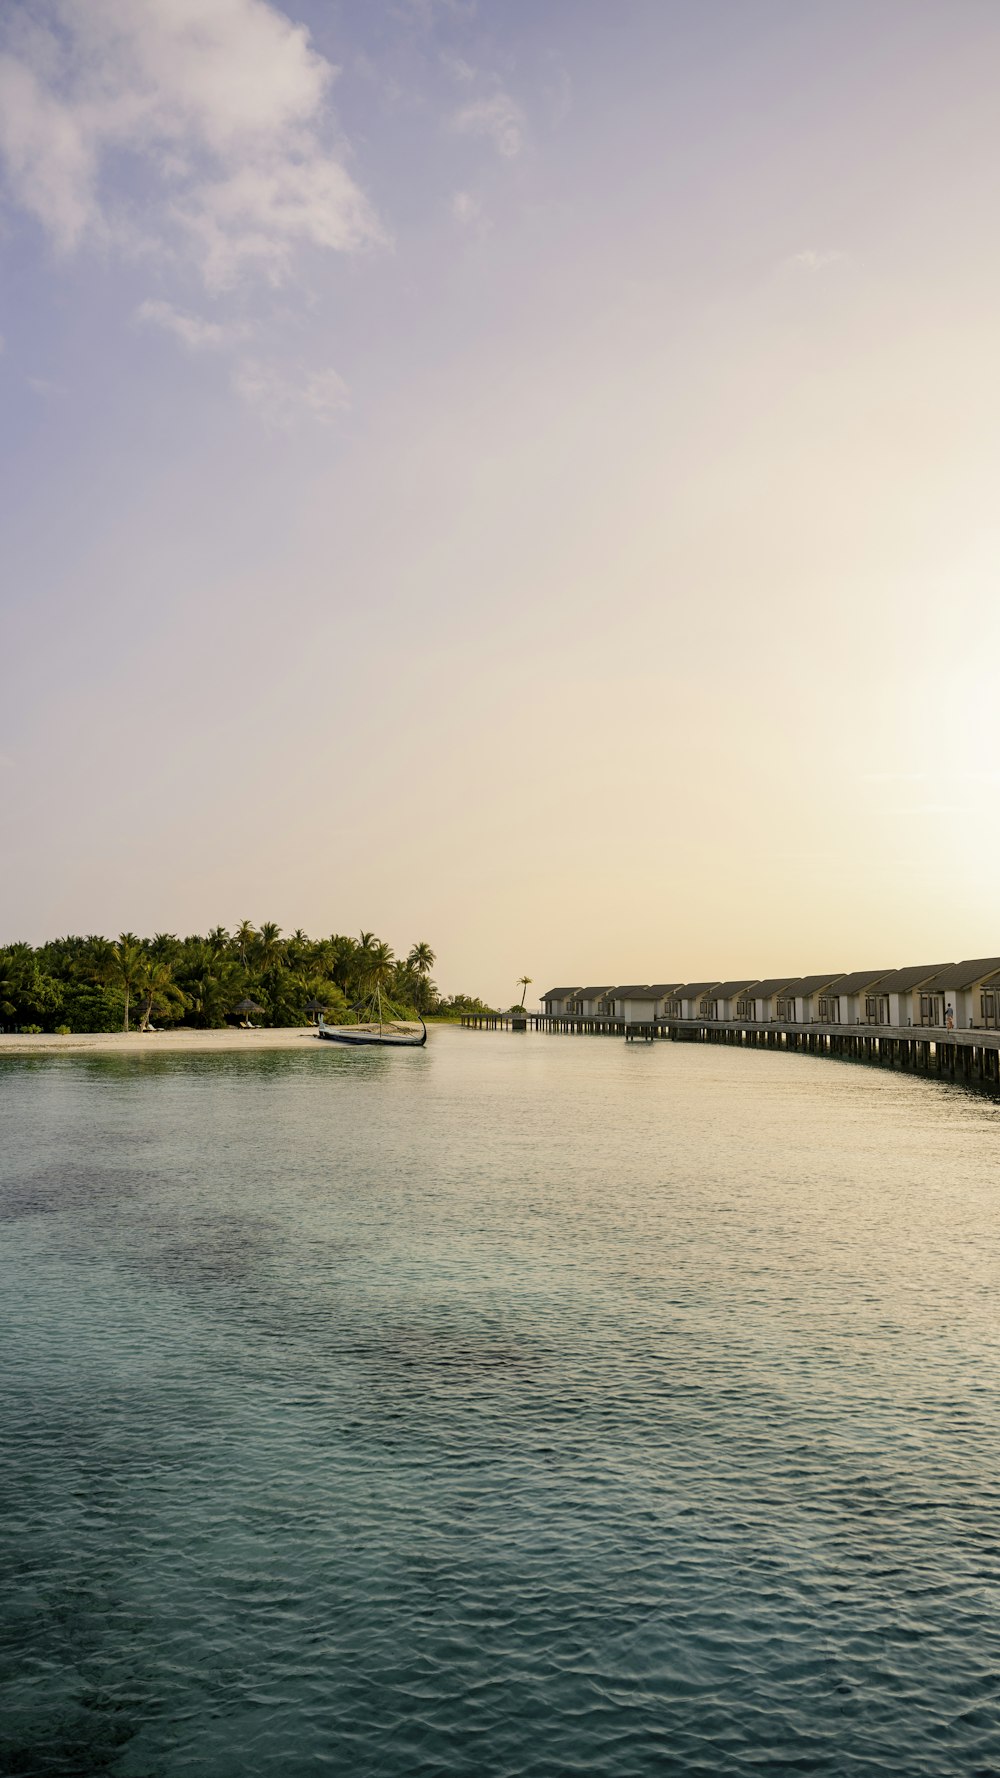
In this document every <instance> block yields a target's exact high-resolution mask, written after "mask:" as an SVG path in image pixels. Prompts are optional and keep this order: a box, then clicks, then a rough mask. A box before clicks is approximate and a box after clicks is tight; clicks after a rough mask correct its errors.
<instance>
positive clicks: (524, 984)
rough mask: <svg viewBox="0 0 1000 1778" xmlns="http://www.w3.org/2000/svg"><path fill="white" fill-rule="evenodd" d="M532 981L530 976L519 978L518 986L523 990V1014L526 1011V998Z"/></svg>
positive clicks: (520, 976)
mask: <svg viewBox="0 0 1000 1778" xmlns="http://www.w3.org/2000/svg"><path fill="white" fill-rule="evenodd" d="M531 979H532V978H531V976H530V975H519V976H518V978H517V985H518V987H519V988H520V990H521V1011H522V1012H523V1011H524V996H525V995H526V994H527V992H528V989H529V988H530V987H531Z"/></svg>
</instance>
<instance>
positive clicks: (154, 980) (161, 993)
mask: <svg viewBox="0 0 1000 1778" xmlns="http://www.w3.org/2000/svg"><path fill="white" fill-rule="evenodd" d="M137 986H138V990H139V997H140V1004H141V1008H142V1016H141V1019H140V1022H139V1030H140V1031H148V1029H149V1021H150V1018H151V1017H152V1015H153V1012H154V1010H156V1011H158V1010H160V1009H161V1008H162V1009H163V1010H166V1009H167V1008H168V1007H170V1006H171V1005H173V1006H177V1007H183V1006H186V1005H187V995H186V994H184V993H183V991H182V990H181V989H180V988H179V987H178V986H177V983H176V982H175V981H174V972H173V970H172V968H171V966H170V964H169V963H165V962H164V961H163V960H162V959H161V958H157V957H150V958H149V959H148V960H147V962H146V967H145V968H144V969H141V970H140V971H139V975H138V979H137Z"/></svg>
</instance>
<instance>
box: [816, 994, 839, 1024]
mask: <svg viewBox="0 0 1000 1778" xmlns="http://www.w3.org/2000/svg"><path fill="white" fill-rule="evenodd" d="M818 1010H819V1022H820V1024H821V1025H839V1024H840V995H839V994H821V995H820V997H819V1009H818Z"/></svg>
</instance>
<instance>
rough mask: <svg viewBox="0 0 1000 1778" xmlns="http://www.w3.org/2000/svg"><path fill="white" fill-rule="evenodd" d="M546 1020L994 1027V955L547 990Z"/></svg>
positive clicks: (999, 962)
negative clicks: (761, 976)
mask: <svg viewBox="0 0 1000 1778" xmlns="http://www.w3.org/2000/svg"><path fill="white" fill-rule="evenodd" d="M541 1007H542V1012H543V1014H544V1015H546V1016H548V1017H549V1018H551V1019H554V1020H559V1019H567V1020H572V1019H577V1018H584V1019H588V1020H589V1019H594V1020H602V1019H606V1020H608V1022H609V1023H613V1024H616V1025H620V1024H625V1025H642V1024H652V1023H656V1022H659V1021H675V1020H676V1021H678V1022H683V1023H687V1024H699V1023H712V1024H717V1023H718V1024H721V1023H726V1024H743V1025H757V1026H759V1025H768V1024H779V1025H796V1026H810V1025H817V1026H823V1027H825V1028H827V1029H829V1027H831V1026H839V1027H841V1029H844V1028H847V1029H852V1028H853V1029H854V1030H857V1028H858V1027H859V1026H862V1027H868V1028H869V1029H870V1028H871V1027H873V1026H874V1027H876V1029H878V1028H881V1029H884V1030H888V1031H902V1030H908V1029H914V1028H915V1029H917V1030H919V1029H920V1028H923V1029H925V1030H928V1031H947V1030H955V1031H996V1030H1000V957H973V958H967V959H966V960H965V961H964V962H962V963H924V964H914V965H911V966H910V967H908V968H906V969H882V970H874V969H859V970H855V971H854V972H853V973H851V974H847V975H843V974H830V973H826V974H823V975H804V976H772V977H770V978H767V979H765V980H763V981H755V980H754V979H753V978H752V977H747V978H746V979H743V978H741V979H740V980H738V981H725V982H715V981H705V982H652V983H649V982H631V983H625V984H623V985H621V986H618V987H613V986H611V985H606V984H601V985H599V986H590V987H583V988H581V987H573V988H550V989H549V991H548V993H547V994H543V995H542V997H541Z"/></svg>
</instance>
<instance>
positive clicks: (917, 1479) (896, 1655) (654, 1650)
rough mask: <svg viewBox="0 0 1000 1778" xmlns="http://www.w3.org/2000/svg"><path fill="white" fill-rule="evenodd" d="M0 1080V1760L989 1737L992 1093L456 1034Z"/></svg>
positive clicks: (993, 1606)
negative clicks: (364, 1047) (402, 1046)
mask: <svg viewBox="0 0 1000 1778" xmlns="http://www.w3.org/2000/svg"><path fill="white" fill-rule="evenodd" d="M0 1118H2V1133H3V1142H2V1146H0V1223H2V1226H0V1315H2V1320H3V1328H2V1338H3V1353H4V1363H3V1368H2V1373H0V1394H2V1401H0V1410H2V1425H3V1429H4V1434H3V1439H2V1442H0V1491H2V1503H0V1504H2V1508H3V1515H2V1520H0V1525H2V1529H0V1539H2V1542H3V1545H4V1547H3V1551H2V1556H3V1561H2V1563H0V1574H2V1577H3V1596H2V1603H0V1634H2V1649H3V1655H2V1661H3V1664H2V1669H0V1684H2V1689H3V1701H2V1709H0V1771H3V1772H4V1773H12V1774H14V1773H16V1774H38V1775H43V1774H44V1775H48V1774H53V1775H55V1774H65V1775H67V1778H86V1775H88V1774H94V1773H108V1774H112V1775H113V1778H179V1775H180V1774H192V1775H194V1774H197V1775H198V1778H237V1775H239V1778H244V1775H247V1774H249V1775H253V1774H266V1775H267V1778H300V1774H302V1775H304V1774H306V1773H312V1772H315V1771H317V1770H318V1771H329V1772H331V1773H337V1774H338V1775H339V1774H341V1773H350V1774H352V1775H353V1774H358V1775H359V1778H369V1775H371V1778H375V1775H376V1774H377V1775H378V1778H413V1775H415V1774H419V1773H434V1774H452V1773H454V1774H456V1775H461V1778H472V1775H473V1774H483V1775H487V1778H493V1775H496V1778H501V1775H503V1778H516V1775H518V1774H524V1775H525V1778H565V1775H566V1774H570V1773H576V1772H579V1773H587V1774H595V1775H599V1778H605V1775H606V1778H646V1775H647V1774H649V1775H650V1778H652V1775H653V1774H656V1775H657V1778H660V1775H662V1774H664V1773H670V1774H673V1773H680V1774H696V1773H697V1774H701V1773H704V1774H709V1773H712V1774H718V1773H730V1772H731V1773H737V1772H738V1773H741V1774H742V1773H746V1772H754V1771H757V1772H761V1773H780V1772H815V1773H823V1774H831V1775H834V1774H836V1775H838V1778H839V1775H840V1774H844V1773H847V1774H855V1773H856V1774H862V1773H864V1774H875V1773H883V1772H884V1773H890V1772H891V1773H894V1774H900V1773H905V1774H914V1775H919V1774H927V1775H928V1778H930V1775H931V1774H933V1775H934V1778H939V1775H940V1774H943V1773H955V1774H963V1775H967V1774H972V1773H982V1774H986V1773H995V1772H997V1771H1000V1726H998V1714H997V1686H998V1682H997V1672H998V1664H1000V1663H998V1656H1000V1648H998V1642H1000V1634H998V1629H997V1623H998V1618H997V1603H998V1601H997V1580H996V1575H997V1570H998V1546H1000V1516H998V1507H1000V1484H998V1482H997V1451H998V1449H1000V1440H998V1433H1000V1406H998V1401H1000V1397H998V1392H997V1383H998V1369H1000V1363H998V1359H1000V1326H998V1317H997V1307H998V1302H997V1278H998V1267H997V1259H998V1254H997V1246H998V1240H997V1230H998V1219H997V1166H996V1156H997V1152H998V1137H1000V1113H998V1108H997V1107H996V1106H995V1105H993V1104H991V1103H990V1102H988V1101H984V1100H983V1099H981V1098H978V1097H975V1096H972V1095H967V1094H963V1093H962V1092H961V1090H959V1089H957V1088H952V1087H947V1086H941V1085H937V1084H934V1083H928V1082H924V1081H921V1080H916V1079H911V1078H907V1077H904V1076H895V1075H889V1074H882V1073H880V1072H877V1071H867V1070H862V1069H856V1068H847V1067H843V1066H838V1065H836V1064H833V1063H830V1062H827V1061H821V1060H817V1059H814V1058H809V1057H798V1056H791V1057H785V1056H780V1055H770V1054H766V1053H757V1052H755V1053H752V1054H741V1053H739V1052H734V1051H730V1050H726V1049H716V1048H701V1047H695V1046H691V1047H688V1046H679V1045H666V1044H664V1045H656V1046H649V1047H647V1046H636V1047H634V1048H633V1047H632V1046H628V1047H627V1046H626V1045H625V1044H623V1043H617V1042H614V1041H611V1040H604V1039H597V1038H595V1039H582V1038H554V1037H546V1036H535V1035H532V1034H525V1035H522V1034H490V1035H486V1034H479V1033H465V1032H460V1031H455V1030H437V1031H434V1032H433V1033H432V1035H431V1040H430V1043H429V1044H428V1046H427V1048H426V1050H422V1051H415V1052H405V1051H404V1052H396V1053H393V1054H377V1053H373V1054H365V1053H364V1052H356V1053H355V1052H351V1051H339V1050H337V1049H335V1048H334V1047H333V1046H330V1048H329V1049H323V1048H322V1046H317V1049H316V1050H315V1051H311V1050H310V1051H307V1052H302V1053H299V1052H281V1051H275V1052H263V1053H255V1054H252V1055H250V1054H246V1055H241V1054H235V1055H232V1054H231V1055H225V1056H211V1055H210V1056H205V1055H189V1056H176V1057H164V1056H155V1055H145V1054H142V1055H138V1056H134V1055H133V1056H118V1057H115V1056H104V1055H101V1056H88V1057H81V1058H72V1059H70V1058H67V1059H46V1060H44V1061H41V1060H34V1059H26V1060H23V1061H11V1060H8V1061H6V1062H5V1063H4V1064H3V1069H2V1073H0Z"/></svg>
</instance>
